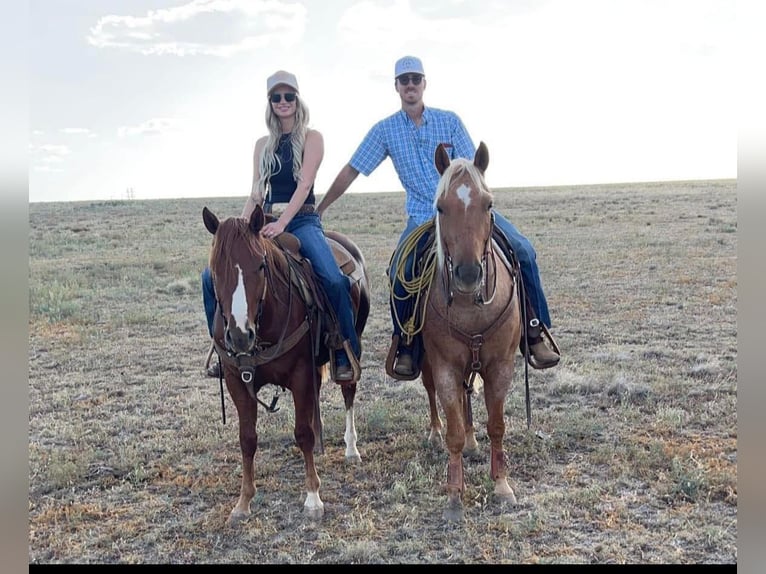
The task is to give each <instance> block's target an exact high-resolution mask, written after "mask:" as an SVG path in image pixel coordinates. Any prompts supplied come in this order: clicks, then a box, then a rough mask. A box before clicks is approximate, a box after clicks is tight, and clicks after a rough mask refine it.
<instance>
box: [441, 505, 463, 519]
mask: <svg viewBox="0 0 766 574" xmlns="http://www.w3.org/2000/svg"><path fill="white" fill-rule="evenodd" d="M444 518H445V519H446V520H447V521H448V522H462V520H463V508H462V507H461V506H455V505H449V506H447V508H445V509H444Z"/></svg>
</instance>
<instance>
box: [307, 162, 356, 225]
mask: <svg viewBox="0 0 766 574" xmlns="http://www.w3.org/2000/svg"><path fill="white" fill-rule="evenodd" d="M357 175H359V172H358V171H357V170H355V169H354V168H353V167H351V164H348V163H347V164H346V165H344V166H343V168H341V170H340V171H339V172H338V175H337V176H336V177H335V181H333V182H332V185H331V186H330V189H328V190H327V193H325V194H324V197H323V198H322V201H320V202H319V205H318V206H317V213H319V217H322V214H323V213H324V211H325V209H327V208H328V207H330V205H332V203H333V202H334V201H335V200H336V199H338V198H339V197H340V196H341V195H343V194H344V193H345V192H346V190H347V189H348V188H349V186H350V185H351V184H352V183H353V181H354V180H355V179H356V176H357Z"/></svg>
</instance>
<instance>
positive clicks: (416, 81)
mask: <svg viewBox="0 0 766 574" xmlns="http://www.w3.org/2000/svg"><path fill="white" fill-rule="evenodd" d="M397 80H399V83H400V84H401V85H403V86H407V85H409V83H410V82H412V85H413V86H419V85H420V82H421V81H422V80H423V76H421V75H420V74H410V75H409V76H408V75H407V74H404V75H402V76H399V77H398V78H397Z"/></svg>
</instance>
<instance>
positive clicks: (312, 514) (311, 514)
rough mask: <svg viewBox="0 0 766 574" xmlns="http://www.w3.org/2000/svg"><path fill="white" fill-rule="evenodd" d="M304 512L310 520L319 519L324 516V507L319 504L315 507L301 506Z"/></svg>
mask: <svg viewBox="0 0 766 574" xmlns="http://www.w3.org/2000/svg"><path fill="white" fill-rule="evenodd" d="M303 512H304V514H305V515H306V516H307V517H308V518H309V519H311V520H321V519H322V517H323V516H324V507H322V506H319V507H316V508H309V507H308V506H304V507H303Z"/></svg>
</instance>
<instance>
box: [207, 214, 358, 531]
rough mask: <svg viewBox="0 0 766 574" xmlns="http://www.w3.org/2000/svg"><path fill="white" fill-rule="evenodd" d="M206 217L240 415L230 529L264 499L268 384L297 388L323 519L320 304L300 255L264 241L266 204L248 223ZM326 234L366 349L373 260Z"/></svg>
mask: <svg viewBox="0 0 766 574" xmlns="http://www.w3.org/2000/svg"><path fill="white" fill-rule="evenodd" d="M202 218H203V221H204V223H205V227H206V228H207V230H208V231H209V232H210V233H212V234H213V242H212V247H211V250H210V270H211V272H212V276H213V284H214V286H215V293H216V298H217V300H218V310H217V311H216V318H215V322H214V334H213V342H214V345H215V347H216V348H217V350H218V354H219V356H220V358H221V361H222V365H223V374H224V377H225V379H226V388H227V389H228V391H229V395H230V396H231V398H232V400H233V401H234V404H235V406H236V408H237V414H238V416H239V444H240V448H241V451H242V486H241V490H240V495H239V500H238V501H237V504H236V506H235V507H234V509H233V510H232V511H231V513H230V516H229V521H230V522H231V523H236V522H238V521H240V520H242V519H244V518H246V517H247V516H248V515H249V514H250V502H251V501H252V499H253V496H254V495H255V483H254V476H253V463H254V457H255V452H256V449H257V447H258V435H257V432H256V423H257V418H258V403H259V402H261V401H260V400H259V399H258V397H257V393H258V390H259V389H260V388H262V387H263V386H264V385H267V384H272V385H276V386H277V387H281V388H283V389H288V390H289V391H290V393H291V394H292V397H293V404H294V407H295V429H294V433H295V441H296V443H297V444H298V447H299V448H300V450H301V452H302V453H303V459H304V463H305V469H306V499H305V502H304V510H305V512H306V514H308V515H309V517H311V518H321V517H322V515H323V514H324V504H323V502H322V500H321V498H320V496H319V486H320V480H319V476H318V475H317V471H316V467H315V465H314V450H315V447H316V446H317V440H318V439H319V444H320V445H321V424H322V421H321V416H320V412H319V390H320V387H321V384H322V382H323V380H326V379H327V370H328V369H327V362H328V360H329V358H330V357H331V356H332V350H331V349H329V348H328V347H327V339H326V338H325V337H324V332H323V331H322V329H321V328H320V329H318V330H317V329H316V328H315V325H314V324H313V323H320V324H321V323H323V322H324V321H323V320H322V319H321V317H320V316H314V314H313V313H312V308H313V305H312V303H311V299H312V297H311V295H307V292H306V291H305V289H302V288H301V282H300V281H299V280H298V278H297V277H296V272H295V268H294V267H293V266H292V265H291V261H290V260H289V259H288V258H290V257H293V256H292V255H290V254H287V253H286V252H285V251H284V250H283V249H282V248H281V247H280V246H278V245H277V243H276V242H275V241H274V240H269V239H263V238H262V237H261V235H260V231H261V228H262V227H263V226H264V224H265V222H266V215H265V214H264V212H263V210H262V209H261V206H256V208H255V210H254V211H253V213H252V215H251V216H250V218H249V220H246V219H243V218H240V217H230V218H227V219H224V220H223V221H219V220H218V217H216V216H215V215H214V214H213V212H211V211H210V210H209V209H208V208H207V207H205V208H204V209H203V211H202ZM325 235H326V236H327V238H328V242H329V243H330V246H331V248H332V250H333V254H334V255H335V258H336V260H337V261H338V263H339V265H341V268H342V269H343V270H344V271H345V272H346V273H347V275H349V277H350V278H351V281H352V288H351V299H352V303H353V306H354V314H355V325H356V331H357V334H358V336H359V339H360V341H361V337H362V331H363V330H364V327H365V324H366V322H367V316H368V314H369V309H370V297H369V284H368V278H367V272H366V269H365V262H364V258H363V256H362V254H361V252H360V251H359V249H358V247H357V246H356V245H355V244H354V243H353V242H352V241H351V240H350V239H348V238H347V237H345V236H344V235H342V234H340V233H337V232H332V231H326V232H325ZM289 238H292V242H293V250H294V251H295V252H297V251H298V244H297V238H295V237H294V236H291V235H289V234H282V235H280V236H278V238H277V240H280V239H281V240H283V241H285V240H287V239H289ZM299 259H300V258H299V257H298V258H295V259H294V260H299ZM312 317H314V319H315V320H312ZM317 349H318V350H319V351H318V352H317ZM355 380H356V379H355ZM341 390H342V393H343V398H344V402H345V406H346V430H345V434H344V440H345V443H346V452H345V456H346V460H347V461H350V462H356V461H360V460H361V458H360V456H359V451H358V450H357V447H356V427H355V425H354V395H355V394H356V382H350V383H348V384H343V385H342V386H341ZM261 404H264V405H265V403H261ZM320 451H321V449H320Z"/></svg>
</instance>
